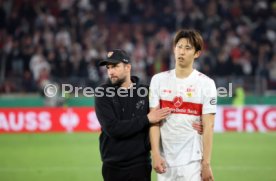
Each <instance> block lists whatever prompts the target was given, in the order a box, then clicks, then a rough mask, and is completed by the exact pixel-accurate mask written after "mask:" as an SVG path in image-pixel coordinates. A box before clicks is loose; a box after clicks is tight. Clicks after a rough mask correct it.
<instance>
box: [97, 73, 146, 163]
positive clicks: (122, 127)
mask: <svg viewBox="0 0 276 181" xmlns="http://www.w3.org/2000/svg"><path fill="white" fill-rule="evenodd" d="M131 80H132V82H133V83H135V85H134V87H133V88H132V91H133V94H132V93H130V91H131V89H128V90H127V92H128V93H127V94H124V95H127V97H119V96H118V94H115V96H113V97H112V96H111V94H108V95H109V96H107V93H108V91H107V88H110V89H111V90H114V91H113V92H116V91H117V90H118V89H119V88H118V87H114V86H112V85H111V84H110V83H105V84H102V85H100V86H99V87H98V89H100V90H104V91H103V92H105V96H100V94H97V93H96V95H95V97H96V98H95V108H96V114H97V117H98V120H99V122H100V124H101V127H102V132H101V135H100V152H101V158H102V161H103V163H104V164H106V165H109V166H113V167H120V168H129V167H135V166H138V165H142V164H150V162H151V160H150V143H149V120H148V118H147V113H148V111H149V102H148V95H147V93H148V86H145V85H141V84H139V79H138V78H137V77H131ZM138 89H140V90H139V91H138V92H140V94H142V95H143V97H142V96H138V95H137V90H138ZM96 90H97V89H96ZM109 92H110V91H109ZM131 96H132V97H131Z"/></svg>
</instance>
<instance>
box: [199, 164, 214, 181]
mask: <svg viewBox="0 0 276 181" xmlns="http://www.w3.org/2000/svg"><path fill="white" fill-rule="evenodd" d="M201 178H202V181H214V176H213V171H212V168H211V165H210V164H209V163H205V162H204V161H203V162H202V163H201Z"/></svg>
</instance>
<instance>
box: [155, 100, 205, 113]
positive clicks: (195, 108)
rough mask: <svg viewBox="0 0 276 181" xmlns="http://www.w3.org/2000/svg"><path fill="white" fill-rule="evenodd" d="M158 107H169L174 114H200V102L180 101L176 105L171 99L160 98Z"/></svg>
mask: <svg viewBox="0 0 276 181" xmlns="http://www.w3.org/2000/svg"><path fill="white" fill-rule="evenodd" d="M160 107H161V108H165V107H169V108H171V109H172V113H174V114H188V115H195V116H201V115H202V104H198V103H191V102H182V104H181V105H180V106H178V107H176V106H175V104H174V102H172V101H167V100H160Z"/></svg>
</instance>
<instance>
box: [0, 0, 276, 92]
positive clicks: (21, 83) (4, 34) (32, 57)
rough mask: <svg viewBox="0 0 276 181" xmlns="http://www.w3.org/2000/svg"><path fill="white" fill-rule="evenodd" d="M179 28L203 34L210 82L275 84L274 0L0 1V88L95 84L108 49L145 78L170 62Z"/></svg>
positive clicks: (200, 65)
mask: <svg viewBox="0 0 276 181" xmlns="http://www.w3.org/2000/svg"><path fill="white" fill-rule="evenodd" d="M183 27H185V28H188V27H190V28H194V29H197V30H199V31H200V32H201V33H202V34H203V37H204V40H205V50H204V52H203V54H202V56H201V57H200V58H199V59H198V60H197V61H196V68H197V69H198V70H199V71H201V72H203V73H205V74H207V75H209V76H211V77H212V78H215V80H216V81H217V83H218V84H220V83H222V84H223V82H224V83H225V82H227V81H229V77H232V78H233V77H242V78H241V80H247V79H246V77H249V78H251V79H248V80H254V81H255V80H262V81H261V82H264V83H265V84H266V86H267V88H270V89H276V85H275V84H276V43H275V42H276V1H269V0H267V1H263V0H262V1H256V0H243V1H239V0H232V1H227V0H158V1H154V0H101V1H98V0H78V1H77V0H0V58H1V63H0V66H1V67H0V68H1V75H0V78H1V80H0V92H1V93H11V92H26V93H29V92H37V91H38V90H39V89H40V88H41V87H42V86H43V85H45V83H47V82H48V81H49V80H51V81H54V82H57V83H71V84H73V85H75V86H92V87H95V86H96V85H97V84H98V83H99V82H100V81H102V80H103V79H105V78H106V77H105V76H104V75H105V74H104V72H103V71H104V69H101V68H100V67H99V66H97V63H98V62H99V60H101V59H102V58H104V57H105V56H106V51H108V50H110V49H114V48H122V49H124V50H126V51H127V52H128V53H129V54H130V55H131V61H132V69H133V74H134V75H137V76H139V77H140V79H142V80H143V81H144V82H149V80H150V78H151V76H152V75H153V74H155V73H157V72H160V71H164V70H168V69H170V68H171V67H173V65H174V62H173V58H172V56H173V54H172V39H173V36H174V34H175V32H176V31H177V30H178V29H180V28H183ZM252 77H253V78H252ZM234 80H236V79H235V78H234ZM251 83H252V82H251Z"/></svg>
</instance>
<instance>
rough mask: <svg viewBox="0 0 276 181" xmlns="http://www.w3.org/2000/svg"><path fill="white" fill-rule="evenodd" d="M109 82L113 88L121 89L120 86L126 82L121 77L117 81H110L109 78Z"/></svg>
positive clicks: (124, 78)
mask: <svg viewBox="0 0 276 181" xmlns="http://www.w3.org/2000/svg"><path fill="white" fill-rule="evenodd" d="M109 81H110V83H111V84H112V85H113V86H118V87H121V85H122V84H123V83H124V82H125V81H126V77H123V78H121V79H119V78H118V79H117V80H115V81H112V79H111V78H109Z"/></svg>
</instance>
